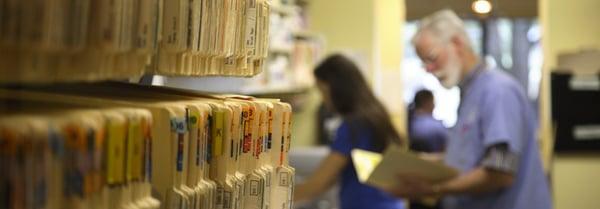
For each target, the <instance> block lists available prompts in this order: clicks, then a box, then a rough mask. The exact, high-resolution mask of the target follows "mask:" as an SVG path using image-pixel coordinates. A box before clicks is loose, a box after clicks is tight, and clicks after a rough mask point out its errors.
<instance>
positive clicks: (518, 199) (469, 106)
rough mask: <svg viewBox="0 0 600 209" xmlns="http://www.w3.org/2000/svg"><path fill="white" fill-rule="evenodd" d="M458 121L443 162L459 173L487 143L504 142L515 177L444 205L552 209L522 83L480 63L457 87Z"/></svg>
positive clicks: (448, 208)
mask: <svg viewBox="0 0 600 209" xmlns="http://www.w3.org/2000/svg"><path fill="white" fill-rule="evenodd" d="M460 87H461V97H462V98H461V104H460V106H459V111H458V121H457V124H456V125H455V127H453V128H452V130H451V135H450V139H449V140H448V144H447V150H446V163H447V164H448V165H450V166H453V167H455V168H457V169H459V170H460V171H461V172H462V173H463V174H464V173H467V172H469V171H471V170H473V169H474V168H476V167H479V166H480V163H481V161H482V159H483V157H484V155H485V151H486V149H487V148H488V147H490V146H492V145H495V144H501V143H506V144H507V145H508V147H509V149H510V151H511V152H512V153H515V154H517V156H518V169H517V171H516V173H515V181H514V184H513V185H512V186H510V187H509V188H506V189H503V190H500V191H495V192H490V193H486V194H481V195H476V196H471V195H457V196H449V197H446V198H445V199H444V202H443V205H444V208H445V209H459V208H460V209H533V208H535V209H551V208H552V203H551V199H550V198H551V197H550V192H549V188H548V184H547V178H546V175H545V174H544V172H543V169H542V164H541V160H540V155H539V149H538V146H537V143H536V140H535V131H536V123H535V120H534V114H533V111H532V109H531V107H530V103H529V100H528V98H527V96H526V94H525V92H524V90H523V89H522V87H521V86H520V85H519V84H518V83H517V82H516V81H515V80H514V79H513V78H512V77H510V75H508V74H507V73H505V72H503V71H501V70H497V69H488V67H486V65H485V64H480V65H479V66H478V67H477V68H476V69H475V70H474V71H473V72H472V73H471V74H470V75H469V76H467V78H466V79H465V81H463V83H461V85H460Z"/></svg>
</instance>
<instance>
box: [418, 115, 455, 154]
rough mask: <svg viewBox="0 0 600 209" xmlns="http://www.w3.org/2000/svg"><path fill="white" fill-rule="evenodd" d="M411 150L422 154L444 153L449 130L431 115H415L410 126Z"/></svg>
mask: <svg viewBox="0 0 600 209" xmlns="http://www.w3.org/2000/svg"><path fill="white" fill-rule="evenodd" d="M409 131H410V140H411V148H414V150H416V151H421V152H443V151H444V149H445V147H446V139H447V138H448V130H447V129H446V127H444V125H443V124H442V122H441V121H439V120H436V119H435V118H433V116H431V114H418V113H415V115H414V117H413V118H412V121H411V125H410V130H409Z"/></svg>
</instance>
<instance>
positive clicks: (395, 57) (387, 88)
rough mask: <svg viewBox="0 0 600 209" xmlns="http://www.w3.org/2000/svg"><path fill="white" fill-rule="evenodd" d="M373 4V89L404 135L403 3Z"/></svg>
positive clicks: (397, 0) (385, 1)
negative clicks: (401, 65)
mask: <svg viewBox="0 0 600 209" xmlns="http://www.w3.org/2000/svg"><path fill="white" fill-rule="evenodd" d="M373 2H375V14H376V15H375V43H374V44H375V50H374V54H375V56H374V57H375V62H374V63H375V65H376V66H375V68H374V70H375V73H374V74H375V76H374V82H373V84H374V89H375V92H376V93H377V95H379V99H380V100H381V101H382V102H383V103H384V105H385V106H386V108H387V109H388V111H389V112H390V114H391V115H392V119H393V121H394V123H395V125H396V127H397V128H398V130H399V131H400V132H401V134H403V135H405V133H406V110H405V109H406V108H405V107H406V104H404V101H403V99H402V89H404V88H403V84H402V78H401V73H402V71H401V70H400V64H401V60H402V57H403V51H404V50H403V49H404V46H403V42H402V40H403V38H402V37H403V35H404V31H403V30H402V29H403V28H404V27H403V26H404V22H405V21H404V19H405V15H406V9H405V4H404V1H400V0H379V1H373Z"/></svg>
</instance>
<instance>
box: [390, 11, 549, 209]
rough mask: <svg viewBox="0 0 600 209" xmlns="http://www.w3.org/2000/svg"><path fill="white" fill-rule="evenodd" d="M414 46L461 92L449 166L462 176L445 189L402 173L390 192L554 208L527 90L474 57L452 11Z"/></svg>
mask: <svg viewBox="0 0 600 209" xmlns="http://www.w3.org/2000/svg"><path fill="white" fill-rule="evenodd" d="M413 44H414V45H415V48H416V51H417V54H418V55H419V57H420V58H421V60H422V61H423V63H424V65H425V68H426V70H427V71H428V72H430V73H432V74H433V75H434V76H435V77H437V78H438V80H439V81H440V83H441V84H442V85H443V86H444V87H446V88H451V87H453V86H457V85H458V86H459V87H460V90H461V103H460V106H459V109H458V118H457V119H458V120H457V123H456V125H455V127H453V128H452V130H451V134H450V138H449V139H448V141H447V146H446V152H445V163H446V164H447V165H449V166H452V167H454V168H456V169H457V170H458V171H459V172H460V175H459V176H458V177H456V178H453V179H450V180H448V181H445V182H442V183H439V184H431V183H429V182H427V181H425V180H423V179H420V178H418V177H416V176H414V177H406V176H403V177H402V178H399V180H400V181H403V182H404V184H403V186H402V187H399V186H398V187H394V188H391V189H390V190H389V191H390V192H391V193H393V194H395V195H396V196H398V197H408V198H421V197H424V196H443V197H444V198H443V208H444V209H459V208H460V209H531V208H535V209H550V208H552V203H551V199H550V192H549V188H548V182H547V178H546V176H545V174H544V171H543V169H542V164H541V160H540V155H539V150H538V145H537V142H536V136H535V130H536V124H535V122H534V114H533V111H532V108H531V107H530V106H529V104H530V103H529V101H528V98H527V96H526V94H525V91H524V90H523V88H522V87H521V85H519V84H518V83H517V82H516V81H515V80H514V78H512V77H510V75H508V74H507V73H506V72H504V71H502V70H499V69H495V68H494V67H491V66H490V65H488V64H486V63H485V62H484V61H483V60H482V59H481V58H480V57H479V56H478V55H477V53H475V51H474V50H473V48H472V46H471V44H470V43H469V39H468V37H467V33H466V31H465V28H464V25H463V22H462V20H461V19H460V18H459V17H458V16H457V15H456V14H455V13H454V12H452V11H450V10H442V11H439V12H436V13H434V14H432V15H430V16H428V17H425V18H424V19H423V20H422V21H421V23H420V26H419V29H418V31H417V33H416V35H415V36H414V38H413Z"/></svg>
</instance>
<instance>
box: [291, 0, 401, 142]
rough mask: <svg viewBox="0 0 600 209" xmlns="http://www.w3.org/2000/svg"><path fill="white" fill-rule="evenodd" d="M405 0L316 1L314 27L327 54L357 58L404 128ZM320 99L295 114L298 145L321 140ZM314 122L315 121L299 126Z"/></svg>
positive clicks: (315, 96)
mask: <svg viewBox="0 0 600 209" xmlns="http://www.w3.org/2000/svg"><path fill="white" fill-rule="evenodd" d="M404 15H405V11H404V1H403V0H377V1H370V0H311V1H309V7H308V18H309V30H310V31H312V32H314V33H317V34H319V35H322V36H323V38H324V39H325V45H326V46H325V47H326V54H330V53H334V52H343V53H349V55H350V56H355V57H353V58H357V59H358V60H357V61H358V62H363V63H357V64H359V65H360V67H361V68H363V69H362V70H363V71H364V75H365V76H366V77H367V80H368V81H369V82H370V83H371V84H373V89H374V90H375V91H376V93H377V95H386V96H385V97H383V96H380V99H381V100H382V102H383V103H384V104H385V105H386V107H387V108H388V111H389V112H390V114H391V115H392V118H393V120H394V122H395V123H396V126H397V127H398V129H399V130H400V131H401V132H403V131H404V130H405V120H404V119H405V118H406V117H405V113H404V112H405V111H404V109H405V108H404V106H405V105H404V104H403V103H402V89H403V88H402V83H401V78H400V72H401V71H400V61H401V58H402V51H403V50H402V42H401V41H402V36H401V35H402V31H401V28H402V25H403V23H404ZM319 102H320V99H319V96H318V93H316V92H313V93H311V95H310V96H309V97H308V103H307V105H306V106H305V108H306V110H303V111H301V112H299V113H297V114H295V115H294V120H295V121H296V123H295V124H296V125H294V130H293V131H294V137H295V140H294V141H295V143H294V146H310V145H312V144H314V142H315V141H316V138H315V137H316V126H315V125H316V124H315V122H316V109H317V105H318V104H319ZM300 124H310V125H300Z"/></svg>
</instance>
